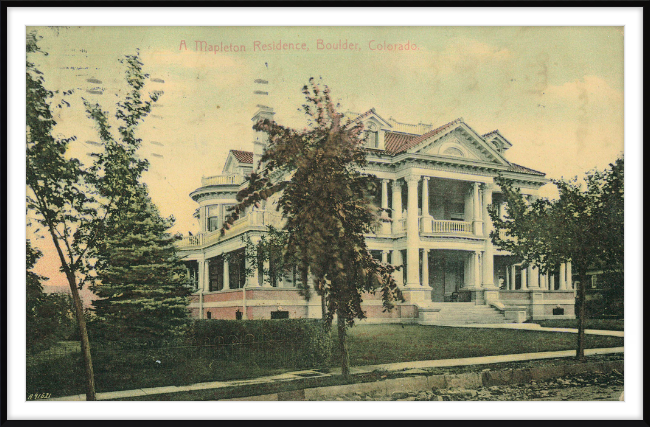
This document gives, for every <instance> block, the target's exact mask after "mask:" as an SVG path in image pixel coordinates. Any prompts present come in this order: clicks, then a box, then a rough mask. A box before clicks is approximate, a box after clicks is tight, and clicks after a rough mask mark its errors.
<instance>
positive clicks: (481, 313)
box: [420, 302, 507, 326]
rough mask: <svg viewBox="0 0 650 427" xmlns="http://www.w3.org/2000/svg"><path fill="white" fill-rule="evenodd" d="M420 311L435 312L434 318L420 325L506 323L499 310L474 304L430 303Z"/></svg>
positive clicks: (424, 319) (423, 321) (423, 319)
mask: <svg viewBox="0 0 650 427" xmlns="http://www.w3.org/2000/svg"><path fill="white" fill-rule="evenodd" d="M420 310H421V311H422V312H425V311H431V310H433V311H435V312H437V315H435V316H432V317H429V318H428V319H426V318H422V319H421V322H420V323H426V324H430V325H441V326H444V325H449V326H453V325H472V324H501V323H507V322H506V319H505V316H504V315H503V314H502V313H501V312H500V311H499V310H497V309H495V308H493V307H491V306H488V305H476V303H474V302H465V303H462V302H452V303H430V304H426V305H423V306H422V307H420ZM423 314H424V313H423ZM427 317H428V316H427Z"/></svg>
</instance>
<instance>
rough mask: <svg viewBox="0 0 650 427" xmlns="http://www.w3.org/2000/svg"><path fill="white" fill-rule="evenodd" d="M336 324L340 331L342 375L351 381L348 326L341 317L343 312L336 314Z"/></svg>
mask: <svg viewBox="0 0 650 427" xmlns="http://www.w3.org/2000/svg"><path fill="white" fill-rule="evenodd" d="M336 322H337V326H338V330H339V355H340V356H341V375H343V378H344V379H345V380H349V379H350V354H349V353H348V340H347V325H346V324H345V319H344V318H343V316H342V315H341V311H340V310H338V311H337V313H336Z"/></svg>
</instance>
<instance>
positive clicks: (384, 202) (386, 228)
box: [381, 179, 390, 234]
mask: <svg viewBox="0 0 650 427" xmlns="http://www.w3.org/2000/svg"><path fill="white" fill-rule="evenodd" d="M388 181H389V180H387V179H382V180H381V207H382V209H388ZM381 217H382V218H387V217H388V212H387V211H383V212H382V213H381ZM381 233H382V234H390V222H382V223H381Z"/></svg>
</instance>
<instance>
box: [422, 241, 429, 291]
mask: <svg viewBox="0 0 650 427" xmlns="http://www.w3.org/2000/svg"><path fill="white" fill-rule="evenodd" d="M422 286H425V287H429V249H427V248H424V249H422Z"/></svg>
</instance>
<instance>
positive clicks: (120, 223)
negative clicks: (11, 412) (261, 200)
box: [84, 53, 191, 340]
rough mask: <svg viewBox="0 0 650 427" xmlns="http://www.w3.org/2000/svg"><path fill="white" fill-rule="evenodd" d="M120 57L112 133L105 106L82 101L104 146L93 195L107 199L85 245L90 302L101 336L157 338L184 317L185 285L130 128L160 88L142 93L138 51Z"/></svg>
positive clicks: (138, 142) (134, 127) (148, 108)
mask: <svg viewBox="0 0 650 427" xmlns="http://www.w3.org/2000/svg"><path fill="white" fill-rule="evenodd" d="M120 62H121V63H123V64H125V65H126V70H125V74H126V75H125V77H126V81H127V83H128V85H129V86H130V88H131V89H130V91H129V92H128V94H127V95H126V96H125V98H124V99H123V100H120V101H119V102H118V103H117V110H116V113H115V117H116V119H117V120H118V122H119V123H120V125H119V127H118V129H117V133H114V132H113V131H112V129H111V126H110V124H109V119H108V112H106V111H104V110H102V108H101V106H100V105H98V104H95V105H92V104H90V103H89V102H87V101H84V102H85V106H86V111H87V113H88V115H89V117H90V118H92V119H93V120H94V121H95V124H96V125H97V128H98V131H99V137H100V139H101V141H102V142H103V143H104V147H105V150H104V151H103V152H102V153H99V154H97V155H96V158H97V160H96V162H95V165H94V168H93V169H92V171H93V175H92V177H93V179H94V181H93V184H94V185H95V186H96V187H97V188H98V189H99V194H100V196H101V197H104V198H112V199H114V200H115V203H114V204H113V209H112V211H111V215H110V218H109V220H108V221H106V222H105V224H104V227H103V228H102V230H101V232H100V236H101V238H100V239H99V243H98V244H97V245H96V247H95V248H94V250H93V256H94V257H95V258H96V259H97V262H96V264H95V269H94V273H95V275H94V276H93V278H92V281H93V285H92V287H91V289H92V290H93V291H94V292H95V293H96V294H97V295H98V296H99V297H100V298H101V299H100V300H97V301H93V306H94V311H95V313H96V315H97V320H98V322H97V326H98V331H101V333H102V334H103V336H104V338H108V339H117V340H123V339H127V338H132V339H138V340H160V339H162V338H165V337H169V336H170V334H172V333H173V330H174V329H175V328H176V327H178V326H180V325H181V324H183V322H184V321H185V319H187V316H188V311H187V308H186V307H187V304H188V301H187V296H188V295H189V294H190V292H191V291H190V290H189V289H188V288H186V287H185V284H186V283H185V277H184V272H185V269H184V267H183V265H182V264H181V263H180V262H179V260H178V258H177V257H176V252H175V247H174V245H173V242H174V240H175V239H176V238H177V236H172V235H170V234H169V233H168V232H167V230H168V229H169V228H170V227H171V226H172V225H173V218H169V219H165V218H162V217H161V216H160V213H159V211H158V209H157V208H156V206H155V205H154V204H153V202H152V201H151V199H150V198H149V196H148V190H147V187H146V185H144V184H143V183H142V182H141V180H142V173H143V172H144V171H146V170H147V168H148V166H149V162H148V161H147V160H146V159H141V158H139V157H138V155H137V151H138V149H139V148H140V146H141V144H142V140H141V139H140V138H138V137H137V136H136V130H137V128H138V125H139V124H140V123H141V122H142V121H143V120H144V119H145V118H146V117H147V116H148V115H149V113H150V112H151V106H152V104H153V103H155V102H156V101H157V100H158V97H159V96H160V93H156V92H155V93H152V94H150V95H149V99H148V100H146V99H143V96H142V88H143V87H144V82H145V81H146V79H147V78H149V75H148V74H145V73H144V72H143V71H142V67H143V63H142V62H141V61H140V57H139V53H136V54H135V55H126V56H125V58H123V59H122V60H120ZM102 323H103V324H102Z"/></svg>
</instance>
